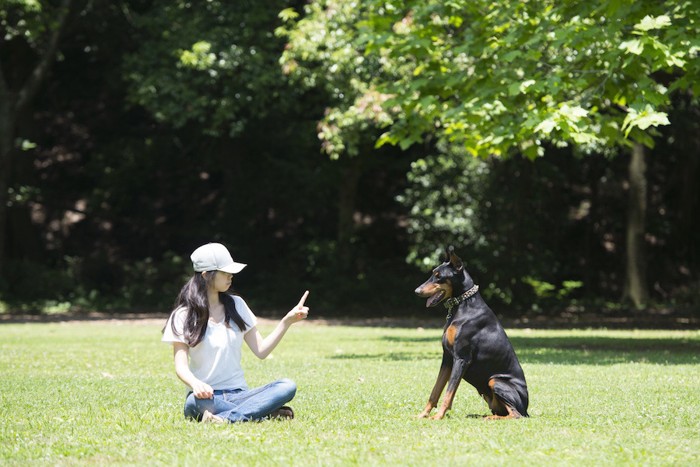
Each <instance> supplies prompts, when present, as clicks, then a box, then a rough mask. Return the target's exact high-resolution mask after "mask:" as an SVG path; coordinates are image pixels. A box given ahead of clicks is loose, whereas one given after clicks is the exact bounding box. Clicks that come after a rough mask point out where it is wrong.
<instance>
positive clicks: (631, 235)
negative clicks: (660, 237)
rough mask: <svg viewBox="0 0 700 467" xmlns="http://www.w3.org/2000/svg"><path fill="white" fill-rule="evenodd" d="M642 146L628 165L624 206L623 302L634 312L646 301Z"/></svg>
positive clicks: (644, 165)
mask: <svg viewBox="0 0 700 467" xmlns="http://www.w3.org/2000/svg"><path fill="white" fill-rule="evenodd" d="M644 153H645V151H644V146H642V145H641V144H639V143H635V144H634V146H633V148H632V155H631V158H630V164H629V198H628V206H627V245H626V248H627V264H626V274H625V288H624V298H625V299H629V300H631V301H632V304H633V305H634V306H635V308H637V309H642V308H644V307H645V306H646V304H647V302H648V300H649V290H648V288H647V274H646V251H645V247H644V234H645V231H646V228H645V226H646V211H647V181H646V161H645V160H644Z"/></svg>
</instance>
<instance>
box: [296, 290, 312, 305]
mask: <svg viewBox="0 0 700 467" xmlns="http://www.w3.org/2000/svg"><path fill="white" fill-rule="evenodd" d="M308 296H309V291H308V290H307V291H306V292H304V295H302V296H301V300H299V303H298V304H297V306H304V302H305V301H306V297H308Z"/></svg>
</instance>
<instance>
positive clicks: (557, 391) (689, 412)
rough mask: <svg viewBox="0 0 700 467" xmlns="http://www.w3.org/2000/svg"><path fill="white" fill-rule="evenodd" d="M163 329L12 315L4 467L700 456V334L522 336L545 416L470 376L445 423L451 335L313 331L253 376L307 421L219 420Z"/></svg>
mask: <svg viewBox="0 0 700 467" xmlns="http://www.w3.org/2000/svg"><path fill="white" fill-rule="evenodd" d="M161 325H162V323H161V324H159V323H153V322H148V323H147V324H145V323H142V322H138V321H135V322H130V323H128V322H112V321H98V322H91V323H87V322H79V323H53V324H5V325H0V375H2V376H1V377H0V417H2V420H3V422H2V424H0V464H11V465H12V464H25V463H32V464H45V465H55V464H82V463H85V464H94V463H116V464H136V463H139V464H141V463H146V464H168V465H172V464H197V465H206V464H214V465H223V464H235V465H270V464H290V465H308V464H315V465H356V464H362V465H389V464H400V465H434V464H436V463H453V464H454V463H456V464H458V465H460V464H461V465H464V464H477V463H478V464H493V463H497V464H504V463H509V464H516V465H525V464H527V465H532V464H572V463H573V464H586V465H598V464H653V465H692V464H695V465H697V464H698V463H699V462H700V454H699V453H700V441H698V436H697V433H698V432H700V424H699V422H698V418H697V412H698V409H700V371H698V370H700V352H698V350H700V332H698V331H685V332H683V331H605V330H589V331H563V330H559V331H543V330H508V333H509V335H510V337H511V340H512V341H513V344H514V346H515V348H516V352H517V353H518V355H519V357H520V360H521V363H522V365H523V368H524V370H525V374H526V377H527V379H528V385H529V389H530V410H529V412H530V414H531V418H529V419H523V420H517V421H501V422H489V421H485V420H483V418H482V416H483V415H486V414H487V413H488V411H487V407H486V404H485V403H484V402H483V401H482V400H481V399H480V398H479V397H478V395H477V393H476V391H475V390H474V388H472V387H471V386H470V385H468V384H467V383H464V382H463V383H462V385H461V387H460V388H459V391H458V392H457V396H456V399H455V402H454V407H453V410H452V411H451V412H450V413H449V416H448V417H447V418H446V419H445V420H442V421H430V420H418V419H416V415H417V414H418V413H419V412H420V410H421V409H422V408H423V406H424V404H425V402H426V400H427V397H428V394H429V392H430V390H431V388H432V385H433V383H434V381H435V378H436V376H437V372H438V367H439V364H440V355H441V350H440V335H441V330H440V329H436V328H427V329H408V328H382V327H351V326H318V325H310V324H304V325H298V326H296V327H294V328H292V329H291V330H290V331H289V333H288V334H287V336H286V337H285V340H284V341H283V342H282V344H281V345H280V347H279V348H278V349H276V350H275V352H274V353H273V355H272V358H268V359H267V360H264V361H260V360H257V359H256V358H255V357H253V356H252V355H251V354H250V353H249V352H246V353H245V354H244V367H245V368H246V377H247V379H248V381H249V383H250V384H251V385H258V384H264V383H266V382H268V381H270V380H272V379H276V378H281V377H289V378H292V379H294V380H295V381H296V382H297V384H298V387H299V389H298V393H297V396H296V398H295V399H294V401H292V402H293V403H292V406H293V407H294V409H295V412H296V414H297V417H296V419H295V420H293V421H291V422H264V423H249V424H237V425H227V426H212V425H203V424H198V423H192V422H188V421H186V420H184V418H183V417H182V403H183V398H184V395H185V391H184V387H183V386H182V384H181V383H180V382H179V380H177V378H176V376H175V374H174V370H173V365H172V353H171V350H170V348H169V347H168V346H167V345H165V344H162V343H160V327H161ZM269 330H270V329H269V328H267V327H264V326H263V333H266V332H268V331H269Z"/></svg>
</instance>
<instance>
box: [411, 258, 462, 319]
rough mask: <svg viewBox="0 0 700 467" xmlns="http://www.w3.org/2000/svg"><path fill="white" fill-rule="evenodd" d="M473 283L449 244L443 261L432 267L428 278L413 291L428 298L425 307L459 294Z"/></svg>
mask: <svg viewBox="0 0 700 467" xmlns="http://www.w3.org/2000/svg"><path fill="white" fill-rule="evenodd" d="M473 285H474V281H473V280H472V278H471V277H470V276H469V274H467V271H466V270H465V269H464V263H463V262H462V260H461V259H460V257H459V256H457V255H456V254H455V252H454V248H453V247H451V246H450V247H449V248H447V251H446V252H445V261H444V262H443V263H442V264H441V265H440V266H438V267H436V268H435V269H433V273H432V274H431V276H430V277H429V278H428V280H427V281H425V282H423V283H422V284H421V285H420V286H418V288H417V289H416V290H415V292H416V295H418V296H419V297H423V298H427V299H428V301H427V302H426V304H425V306H426V307H433V306H435V305H437V304H439V303H441V302H442V301H443V300H446V299H448V298H451V297H454V296H457V295H460V294H461V293H463V292H464V291H465V290H468V289H469V288H471V287H472V286H473Z"/></svg>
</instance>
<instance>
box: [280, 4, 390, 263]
mask: <svg viewBox="0 0 700 467" xmlns="http://www.w3.org/2000/svg"><path fill="white" fill-rule="evenodd" d="M366 14H367V10H366V9H365V8H364V5H363V4H362V2H360V3H359V4H358V3H354V2H344V1H338V0H328V1H322V2H312V3H309V4H307V5H306V6H305V8H304V15H303V16H302V17H301V18H300V15H299V14H298V13H297V12H296V11H295V10H294V9H293V8H289V9H286V10H284V11H282V12H281V13H280V17H281V18H282V19H283V20H284V22H285V25H284V26H283V27H280V28H278V29H277V34H278V35H279V36H282V37H285V38H286V39H287V44H286V47H285V50H284V53H283V54H282V56H281V59H280V62H281V64H282V69H283V70H284V72H285V74H286V75H287V76H288V77H289V79H290V80H292V81H293V82H295V83H300V85H301V86H303V87H304V88H306V89H313V90H315V92H321V93H322V94H323V95H324V96H325V102H326V105H327V106H326V111H325V114H324V115H323V118H321V119H320V121H319V122H318V138H319V140H320V141H321V151H322V152H323V153H324V154H326V155H327V156H328V157H329V158H330V159H332V160H335V161H338V164H339V165H340V166H341V171H342V175H341V182H340V183H339V185H338V227H337V245H338V256H339V263H340V264H342V265H346V264H349V263H350V257H351V251H350V244H351V242H352V239H353V235H354V231H355V227H354V226H355V221H354V219H353V216H354V214H355V211H356V202H357V191H358V186H359V182H360V178H361V176H362V172H363V165H365V164H364V157H366V156H367V155H368V154H369V153H371V152H374V142H375V141H376V139H377V138H378V136H379V134H380V133H381V128H382V127H383V126H385V125H386V124H388V123H390V122H391V120H390V118H389V115H388V113H387V112H386V111H385V110H384V109H383V107H382V103H383V102H384V101H385V100H386V99H387V98H388V97H389V96H388V95H385V94H382V93H380V92H378V91H377V90H376V88H375V86H374V80H375V77H378V74H379V73H383V72H384V71H383V67H382V65H381V57H379V56H372V55H366V54H365V48H364V47H363V46H361V45H358V44H356V43H355V42H356V38H357V36H358V34H359V33H358V29H357V23H358V22H359V21H360V20H361V19H362V18H363V17H364V15H366ZM384 79H386V77H385V78H384Z"/></svg>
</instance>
